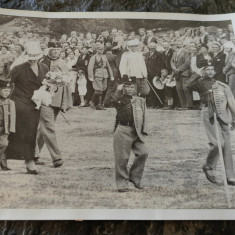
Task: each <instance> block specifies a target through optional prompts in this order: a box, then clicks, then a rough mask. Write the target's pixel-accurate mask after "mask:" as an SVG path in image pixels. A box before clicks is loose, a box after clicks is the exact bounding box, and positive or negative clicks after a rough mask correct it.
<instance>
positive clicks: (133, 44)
mask: <svg viewBox="0 0 235 235" xmlns="http://www.w3.org/2000/svg"><path fill="white" fill-rule="evenodd" d="M138 45H139V40H138V39H133V40H130V41H128V42H127V46H129V47H131V46H138Z"/></svg>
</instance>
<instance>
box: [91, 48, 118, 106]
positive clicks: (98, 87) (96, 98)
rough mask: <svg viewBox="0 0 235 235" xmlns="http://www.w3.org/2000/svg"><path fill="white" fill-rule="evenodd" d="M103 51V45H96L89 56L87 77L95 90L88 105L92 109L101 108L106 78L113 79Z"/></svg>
mask: <svg viewBox="0 0 235 235" xmlns="http://www.w3.org/2000/svg"><path fill="white" fill-rule="evenodd" d="M103 53H104V46H103V45H98V46H97V53H96V54H95V55H94V56H92V57H91V59H90V62H89V65H88V78H89V80H90V81H92V82H93V88H94V90H95V92H94V94H93V96H92V100H91V101H90V106H91V108H93V109H97V110H103V109H104V107H103V104H102V99H103V93H104V92H105V91H106V89H107V79H108V78H110V81H114V77H113V72H112V69H111V67H110V65H109V62H108V59H107V57H106V55H104V54H103Z"/></svg>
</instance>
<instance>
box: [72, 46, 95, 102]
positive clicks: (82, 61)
mask: <svg viewBox="0 0 235 235" xmlns="http://www.w3.org/2000/svg"><path fill="white" fill-rule="evenodd" d="M89 61H90V55H89V53H88V47H86V46H83V47H82V49H81V54H80V55H79V57H78V60H77V63H76V68H77V71H79V70H81V71H83V72H84V75H85V77H86V79H87V92H86V95H85V105H88V104H89V102H90V101H91V98H92V96H93V93H94V89H93V85H92V81H90V80H89V79H88V64H89Z"/></svg>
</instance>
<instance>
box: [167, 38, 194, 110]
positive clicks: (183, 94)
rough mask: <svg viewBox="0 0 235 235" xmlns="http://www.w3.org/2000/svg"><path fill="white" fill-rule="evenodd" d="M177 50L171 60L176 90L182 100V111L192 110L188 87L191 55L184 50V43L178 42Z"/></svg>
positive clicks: (190, 94)
mask: <svg viewBox="0 0 235 235" xmlns="http://www.w3.org/2000/svg"><path fill="white" fill-rule="evenodd" d="M176 44H177V50H176V52H174V55H173V56H172V59H171V67H172V70H173V72H174V76H175V78H176V90H177V93H178V96H179V99H180V104H181V109H192V108H193V102H192V92H191V91H190V90H188V88H187V87H186V82H187V80H188V78H189V77H190V54H189V52H188V51H187V50H185V49H184V48H183V42H182V41H181V40H178V41H177V42H176Z"/></svg>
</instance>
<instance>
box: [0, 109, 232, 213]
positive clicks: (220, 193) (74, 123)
mask: <svg viewBox="0 0 235 235" xmlns="http://www.w3.org/2000/svg"><path fill="white" fill-rule="evenodd" d="M114 116H115V110H114V109H108V110H105V111H95V110H91V109H90V108H78V107H74V108H73V109H72V110H70V111H69V112H68V113H67V114H66V117H67V119H68V120H69V122H70V125H68V124H67V123H66V122H65V121H64V120H63V118H62V117H61V116H59V117H58V121H57V135H58V142H59V145H60V148H61V152H62V156H63V160H64V165H63V167H61V168H57V169H55V168H53V166H52V162H51V158H50V155H49V153H48V151H47V149H46V147H45V148H44V149H43V152H42V154H41V160H42V161H45V162H46V165H44V166H39V167H38V170H39V175H37V176H33V175H27V174H25V172H26V170H25V165H24V162H23V161H14V160H10V161H9V167H10V168H12V170H11V171H9V172H3V171H0V185H1V191H0V201H1V208H41V209H45V208H55V209H56V208H58V209H59V208H61V209H62V208H63V209H64V208H73V209H91V208H92V209H103V208H105V209H125V208H126V209H127V208H128V209H144V208H145V209H169V208H170V209H175V208H181V209H209V208H215V209H217V208H218V209H219V208H226V198H225V193H224V187H223V186H215V185H213V184H211V183H210V182H209V181H208V180H207V179H206V178H205V175H204V173H203V171H202V165H203V163H204V161H205V157H206V155H207V152H208V148H209V147H208V144H207V137H206V134H205V130H204V127H203V124H202V122H201V119H200V111H175V110H172V111H167V110H166V111H164V110H153V109H149V110H148V116H149V127H150V128H149V136H148V137H147V138H146V145H147V147H148V149H149V158H148V160H147V163H146V168H145V172H144V177H143V181H142V183H143V186H144V187H145V189H144V190H143V191H138V190H137V189H134V188H133V189H132V190H131V192H127V193H118V192H117V191H116V187H115V181H114V159H113V149H112V141H113V133H112V131H113V126H114ZM234 140H235V133H234V132H233V133H232V142H233V143H235V141H234ZM234 150H235V146H233V153H234ZM132 161H133V156H131V158H130V162H132ZM217 174H218V177H221V170H220V167H218V171H217ZM229 191H230V194H231V196H233V195H234V188H233V187H231V186H230V187H229ZM234 207H235V198H233V208H234Z"/></svg>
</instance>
